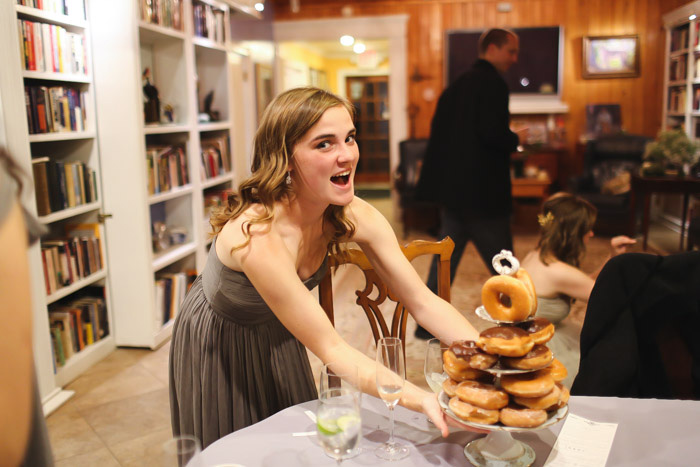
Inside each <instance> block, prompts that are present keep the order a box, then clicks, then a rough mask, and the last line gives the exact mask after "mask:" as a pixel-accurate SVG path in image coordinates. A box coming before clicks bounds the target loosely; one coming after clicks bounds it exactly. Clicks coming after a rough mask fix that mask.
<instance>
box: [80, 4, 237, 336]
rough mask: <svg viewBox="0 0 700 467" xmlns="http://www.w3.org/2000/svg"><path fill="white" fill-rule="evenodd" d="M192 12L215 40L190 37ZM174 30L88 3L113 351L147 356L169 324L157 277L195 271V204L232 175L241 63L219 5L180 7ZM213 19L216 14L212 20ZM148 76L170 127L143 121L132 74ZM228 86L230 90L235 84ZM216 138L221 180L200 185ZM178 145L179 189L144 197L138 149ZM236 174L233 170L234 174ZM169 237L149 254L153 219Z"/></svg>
mask: <svg viewBox="0 0 700 467" xmlns="http://www.w3.org/2000/svg"><path fill="white" fill-rule="evenodd" d="M198 4H202V5H204V4H206V5H207V6H208V7H209V8H212V9H216V10H219V11H221V13H220V14H221V15H223V19H224V22H223V28H224V29H223V30H222V31H223V36H224V37H223V40H216V37H215V38H211V37H199V36H197V35H195V24H194V11H195V7H196V5H198ZM182 5H183V12H182V19H183V21H182V29H181V30H180V29H176V28H173V27H170V26H168V25H165V24H162V23H161V24H152V23H151V22H149V21H147V20H146V18H143V17H142V16H141V6H142V4H141V2H140V1H139V0H131V1H125V2H95V4H93V5H92V9H91V18H90V22H91V24H93V25H94V26H93V30H92V32H93V43H94V47H95V50H99V52H100V53H99V54H96V56H95V57H94V75H95V76H96V81H97V83H96V85H97V88H98V90H100V89H106V90H108V92H98V94H97V100H96V102H97V112H98V114H99V119H98V133H99V134H100V150H101V153H102V154H103V166H104V170H105V172H106V173H109V177H106V178H105V179H104V181H103V190H104V193H105V196H104V198H105V209H106V212H109V213H110V214H112V218H110V219H108V220H107V221H106V229H107V245H106V247H107V251H108V254H109V256H110V258H111V271H110V281H111V284H112V290H113V297H112V302H113V314H114V327H115V333H114V337H115V341H116V344H117V345H119V346H135V347H147V348H157V347H158V346H160V345H161V344H162V343H163V342H165V341H166V340H167V339H168V338H169V336H170V333H171V330H172V323H173V320H172V319H169V320H165V319H164V317H163V315H162V312H161V310H159V309H158V308H157V306H156V298H157V296H158V293H157V290H156V288H157V287H156V285H155V281H156V279H158V278H159V277H161V276H162V275H163V274H167V273H173V272H180V271H187V270H195V271H197V272H200V271H201V269H202V268H203V266H204V263H205V261H206V254H207V246H208V241H207V240H208V239H207V236H206V235H205V226H204V225H203V223H202V222H201V219H203V218H204V204H203V203H204V197H205V194H206V193H208V192H209V191H210V190H221V189H229V188H233V187H234V177H235V176H236V174H237V173H238V171H239V170H241V169H240V167H239V166H238V165H237V164H239V163H240V162H239V161H241V160H245V159H246V158H245V156H242V155H240V154H236V153H235V152H236V151H238V150H239V149H240V148H241V147H242V144H241V142H240V141H238V140H237V138H239V136H238V135H239V133H240V130H239V126H242V125H239V126H237V125H236V122H241V121H242V120H241V114H242V113H243V112H244V111H243V110H242V109H241V108H240V102H241V101H242V99H241V95H242V93H243V90H242V88H237V87H236V86H235V85H236V83H238V82H240V80H241V76H242V75H243V72H242V71H241V64H242V63H245V57H241V56H240V54H238V53H236V52H235V51H234V49H233V46H232V44H231V43H230V41H229V37H230V33H229V24H230V23H229V8H230V7H229V5H228V4H227V3H226V2H219V1H216V0H207V1H206V2H201V1H199V0H183V1H182ZM217 14H219V13H217ZM146 67H148V68H149V69H150V72H151V73H150V75H151V78H152V79H151V84H153V85H154V86H155V87H156V88H157V90H158V96H159V99H160V104H161V109H162V108H163V106H164V105H165V104H170V105H171V106H172V107H173V109H174V118H173V119H172V121H168V119H167V118H166V117H165V116H163V115H162V116H161V118H160V119H159V121H157V122H149V123H146V122H145V119H144V92H143V90H142V86H143V82H142V73H143V70H144V69H145V68H146ZM237 80H238V81H237ZM210 91H213V92H214V94H213V102H212V107H211V108H212V110H214V111H217V112H218V118H215V119H214V120H210V121H200V118H199V115H200V113H201V110H202V108H203V101H204V98H205V97H206V95H207V93H209V92H210ZM212 113H213V112H212ZM217 137H218V138H225V139H226V141H227V145H228V153H229V154H228V157H229V160H230V161H231V163H230V164H229V168H230V170H227V171H225V173H216V174H215V175H212V176H211V177H209V178H203V177H202V173H203V172H204V171H203V169H202V168H201V167H200V166H201V162H200V161H201V160H202V157H201V152H202V146H203V142H205V141H207V140H208V139H210V138H217ZM151 145H161V146H162V145H180V146H181V147H182V148H184V150H185V152H186V159H187V175H188V183H186V184H184V185H183V186H177V187H173V188H171V189H169V190H166V191H163V192H160V193H153V194H149V190H148V188H147V185H148V180H149V171H148V169H147V166H146V157H147V147H148V146H151ZM244 170H245V169H243V171H244ZM161 218H162V219H164V222H165V224H166V225H167V226H168V227H169V228H171V229H179V231H180V234H181V235H180V236H181V239H182V240H183V243H179V244H173V245H171V246H170V247H169V248H164V249H162V250H156V249H154V246H153V245H154V241H153V236H152V225H153V221H154V219H161Z"/></svg>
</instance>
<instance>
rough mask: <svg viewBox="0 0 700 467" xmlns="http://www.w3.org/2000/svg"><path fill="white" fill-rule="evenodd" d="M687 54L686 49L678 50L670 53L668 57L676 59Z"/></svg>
mask: <svg viewBox="0 0 700 467" xmlns="http://www.w3.org/2000/svg"><path fill="white" fill-rule="evenodd" d="M687 53H688V49H687V48H684V49H680V50H674V51H673V52H670V54H669V56H670V57H678V56H679V55H685V54H687Z"/></svg>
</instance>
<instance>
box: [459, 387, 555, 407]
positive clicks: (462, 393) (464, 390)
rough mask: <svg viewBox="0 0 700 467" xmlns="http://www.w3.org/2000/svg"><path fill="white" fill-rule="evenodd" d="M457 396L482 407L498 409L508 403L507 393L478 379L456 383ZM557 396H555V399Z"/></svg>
mask: <svg viewBox="0 0 700 467" xmlns="http://www.w3.org/2000/svg"><path fill="white" fill-rule="evenodd" d="M455 392H456V393H457V397H459V399H460V400H462V401H464V402H469V403H470V404H472V405H476V406H477V407H481V408H482V409H491V410H495V409H500V408H502V407H505V406H506V405H508V394H506V393H505V392H504V391H501V390H499V389H496V386H494V385H492V384H484V383H479V382H478V381H464V382H462V383H459V384H458V385H457V389H456V391H455ZM558 400H559V397H557V401H558Z"/></svg>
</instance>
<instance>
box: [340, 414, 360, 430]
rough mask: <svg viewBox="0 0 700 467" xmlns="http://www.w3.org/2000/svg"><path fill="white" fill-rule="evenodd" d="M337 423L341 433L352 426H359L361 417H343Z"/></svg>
mask: <svg viewBox="0 0 700 467" xmlns="http://www.w3.org/2000/svg"><path fill="white" fill-rule="evenodd" d="M335 423H336V424H337V425H338V428H340V430H341V431H345V430H347V429H348V428H349V427H351V426H354V425H358V424H359V423H360V417H358V416H357V415H341V416H340V417H338V419H337V420H336V421H335Z"/></svg>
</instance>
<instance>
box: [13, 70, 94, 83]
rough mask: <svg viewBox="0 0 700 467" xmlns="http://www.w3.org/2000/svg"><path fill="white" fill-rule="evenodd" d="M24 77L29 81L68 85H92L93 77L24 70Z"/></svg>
mask: <svg viewBox="0 0 700 467" xmlns="http://www.w3.org/2000/svg"><path fill="white" fill-rule="evenodd" d="M22 76H23V77H24V78H27V79H40V80H45V81H64V82H66V83H91V82H92V76H91V75H76V74H72V73H54V72H47V71H31V70H23V71H22Z"/></svg>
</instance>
